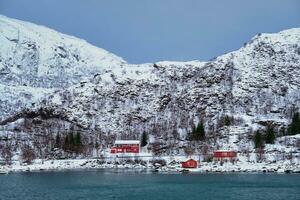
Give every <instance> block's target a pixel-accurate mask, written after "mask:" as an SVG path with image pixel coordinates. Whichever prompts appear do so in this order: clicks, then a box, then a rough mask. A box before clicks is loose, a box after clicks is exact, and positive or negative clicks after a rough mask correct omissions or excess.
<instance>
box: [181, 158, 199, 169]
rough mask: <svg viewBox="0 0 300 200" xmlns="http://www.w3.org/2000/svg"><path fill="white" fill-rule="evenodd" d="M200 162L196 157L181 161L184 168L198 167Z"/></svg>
mask: <svg viewBox="0 0 300 200" xmlns="http://www.w3.org/2000/svg"><path fill="white" fill-rule="evenodd" d="M197 166H198V162H197V161H196V160H194V159H189V160H187V161H185V162H182V163H181V167H182V168H197Z"/></svg>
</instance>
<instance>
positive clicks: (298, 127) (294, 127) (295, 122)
mask: <svg viewBox="0 0 300 200" xmlns="http://www.w3.org/2000/svg"><path fill="white" fill-rule="evenodd" d="M288 132H289V135H296V134H298V133H300V118H299V113H298V112H296V113H294V115H293V118H292V123H291V124H290V126H289V130H288Z"/></svg>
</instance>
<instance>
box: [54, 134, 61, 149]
mask: <svg viewBox="0 0 300 200" xmlns="http://www.w3.org/2000/svg"><path fill="white" fill-rule="evenodd" d="M55 147H56V148H60V147H61V142H60V135H59V133H57V134H56V137H55Z"/></svg>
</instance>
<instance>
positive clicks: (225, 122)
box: [224, 115, 231, 126]
mask: <svg viewBox="0 0 300 200" xmlns="http://www.w3.org/2000/svg"><path fill="white" fill-rule="evenodd" d="M230 124H231V120H230V117H229V116H228V115H226V116H225V119H224V125H225V126H230Z"/></svg>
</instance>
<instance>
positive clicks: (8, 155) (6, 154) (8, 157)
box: [1, 142, 13, 165]
mask: <svg viewBox="0 0 300 200" xmlns="http://www.w3.org/2000/svg"><path fill="white" fill-rule="evenodd" d="M1 157H2V158H3V159H4V161H5V164H6V165H11V161H12V157H13V153H12V145H11V143H10V142H6V144H5V146H4V147H3V149H2V151H1Z"/></svg>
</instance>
